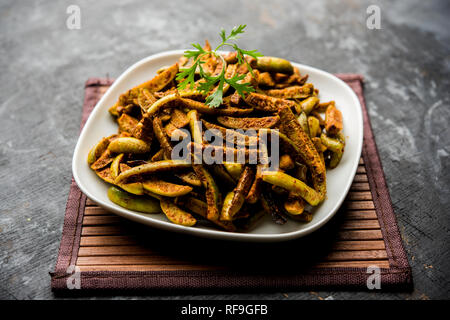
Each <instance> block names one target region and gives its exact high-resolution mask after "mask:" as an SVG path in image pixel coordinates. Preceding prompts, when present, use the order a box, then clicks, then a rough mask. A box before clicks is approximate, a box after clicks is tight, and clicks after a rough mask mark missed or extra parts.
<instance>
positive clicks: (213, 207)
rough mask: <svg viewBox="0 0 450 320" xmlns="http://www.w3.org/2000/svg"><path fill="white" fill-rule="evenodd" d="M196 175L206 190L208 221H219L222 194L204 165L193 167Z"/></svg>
mask: <svg viewBox="0 0 450 320" xmlns="http://www.w3.org/2000/svg"><path fill="white" fill-rule="evenodd" d="M193 168H194V171H195V174H196V175H197V176H198V177H199V178H200V180H201V181H202V184H203V186H204V187H205V189H206V203H207V204H208V213H207V216H206V217H207V219H208V220H211V221H215V220H218V219H219V213H220V211H219V206H220V202H221V199H220V192H219V188H218V187H217V185H216V182H215V181H214V179H213V177H212V176H211V174H210V173H209V172H208V170H206V169H205V168H204V167H203V166H202V165H198V164H197V165H194V166H193Z"/></svg>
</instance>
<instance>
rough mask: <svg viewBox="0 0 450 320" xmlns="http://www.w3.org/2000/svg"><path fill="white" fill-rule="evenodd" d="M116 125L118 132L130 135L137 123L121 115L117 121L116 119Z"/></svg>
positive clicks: (126, 115) (133, 119) (135, 120)
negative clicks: (117, 125)
mask: <svg viewBox="0 0 450 320" xmlns="http://www.w3.org/2000/svg"><path fill="white" fill-rule="evenodd" d="M117 123H118V124H119V132H128V133H129V134H132V133H133V132H134V130H135V128H136V125H137V124H138V123H139V121H138V120H137V119H136V118H133V117H132V116H129V115H128V114H126V113H123V114H122V115H121V116H120V117H119V119H117Z"/></svg>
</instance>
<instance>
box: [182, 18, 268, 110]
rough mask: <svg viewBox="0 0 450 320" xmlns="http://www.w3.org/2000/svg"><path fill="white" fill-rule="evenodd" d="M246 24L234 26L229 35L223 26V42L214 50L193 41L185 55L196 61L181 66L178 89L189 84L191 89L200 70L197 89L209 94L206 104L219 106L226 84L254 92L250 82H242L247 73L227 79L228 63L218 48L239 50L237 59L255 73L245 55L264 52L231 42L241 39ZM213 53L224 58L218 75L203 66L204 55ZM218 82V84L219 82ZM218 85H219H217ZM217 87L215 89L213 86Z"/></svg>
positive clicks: (246, 91)
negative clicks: (207, 71)
mask: <svg viewBox="0 0 450 320" xmlns="http://www.w3.org/2000/svg"><path fill="white" fill-rule="evenodd" d="M245 27H246V25H245V24H244V25H239V26H237V27H234V28H233V29H232V30H231V32H230V34H229V35H227V33H226V31H225V30H224V29H223V28H222V29H221V30H220V32H219V36H220V38H221V39H222V42H221V43H220V44H219V45H218V46H217V48H216V49H214V50H212V51H207V50H205V49H203V48H202V46H201V45H200V44H198V43H192V44H191V45H192V47H194V49H193V50H186V51H185V52H184V56H185V57H186V58H188V59H192V60H193V61H194V62H193V63H192V65H191V66H190V67H188V68H180V72H179V73H178V74H177V77H176V80H177V81H178V89H186V87H187V86H188V85H189V87H190V89H192V88H193V87H194V86H195V84H196V83H195V75H196V72H197V70H199V71H200V72H199V73H200V77H201V78H202V81H199V82H197V90H198V91H199V92H201V93H203V94H209V96H207V97H206V104H207V105H209V106H210V107H213V108H217V107H218V106H220V105H221V104H222V101H223V87H224V84H225V83H227V84H229V85H230V86H231V87H232V88H234V89H235V90H236V92H237V93H238V94H239V95H241V96H244V95H245V93H248V92H253V91H255V89H254V88H253V87H252V85H251V84H250V83H242V80H243V79H244V78H245V75H235V76H233V77H232V78H231V79H227V78H226V77H225V70H226V63H225V61H224V60H223V57H222V56H221V55H220V54H218V53H217V50H218V49H219V48H221V47H223V46H229V47H232V48H234V50H236V52H237V59H238V63H239V64H243V63H245V64H246V65H247V68H248V70H249V72H250V73H251V74H252V75H253V69H252V68H251V66H250V64H249V63H248V62H247V60H245V56H246V55H247V56H250V57H253V58H255V59H257V58H258V57H261V56H262V54H261V53H259V52H258V51H257V50H244V49H241V48H239V47H238V45H237V44H236V43H230V42H229V41H232V40H237V39H239V35H240V34H242V33H244V29H245ZM207 54H211V55H213V56H215V57H216V58H219V59H222V61H223V69H222V72H221V73H220V74H219V75H217V76H211V75H209V74H207V73H206V72H205V71H204V70H203V68H202V66H201V65H202V63H205V61H201V58H202V57H203V56H204V55H207ZM217 83H218V84H217ZM216 86H217V87H216ZM214 87H216V88H215V89H214V90H213V88H214Z"/></svg>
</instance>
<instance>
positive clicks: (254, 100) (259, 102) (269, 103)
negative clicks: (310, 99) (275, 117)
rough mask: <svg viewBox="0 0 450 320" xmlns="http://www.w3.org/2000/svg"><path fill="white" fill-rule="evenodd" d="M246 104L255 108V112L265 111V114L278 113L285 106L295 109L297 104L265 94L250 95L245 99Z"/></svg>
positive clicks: (253, 93)
mask: <svg viewBox="0 0 450 320" xmlns="http://www.w3.org/2000/svg"><path fill="white" fill-rule="evenodd" d="M245 102H246V103H247V104H248V105H249V106H251V107H253V108H255V110H259V111H264V112H277V111H278V109H280V108H281V107H283V106H288V107H291V108H295V106H296V104H295V102H294V101H290V100H286V99H278V98H274V97H269V96H266V95H265V94H260V93H255V92H252V93H249V94H248V95H247V96H246V97H245Z"/></svg>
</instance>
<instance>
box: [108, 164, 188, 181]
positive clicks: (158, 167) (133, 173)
mask: <svg viewBox="0 0 450 320" xmlns="http://www.w3.org/2000/svg"><path fill="white" fill-rule="evenodd" d="M190 166H191V164H190V163H189V162H186V161H183V160H162V161H156V162H150V163H146V164H143V165H140V166H137V167H133V168H131V169H130V170H127V171H125V172H121V173H120V174H119V176H118V177H117V178H116V180H115V183H116V184H118V183H124V182H127V181H128V180H132V179H136V178H139V177H140V178H142V176H143V175H148V174H152V173H155V172H161V171H170V170H174V169H177V168H187V167H190Z"/></svg>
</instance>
